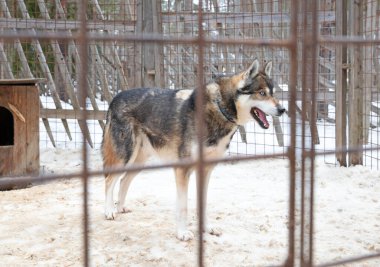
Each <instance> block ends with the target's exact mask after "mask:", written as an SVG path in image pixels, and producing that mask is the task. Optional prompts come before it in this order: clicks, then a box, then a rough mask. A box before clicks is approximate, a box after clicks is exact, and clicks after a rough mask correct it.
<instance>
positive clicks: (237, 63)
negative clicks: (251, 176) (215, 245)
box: [0, 0, 380, 266]
mask: <svg viewBox="0 0 380 267" xmlns="http://www.w3.org/2000/svg"><path fill="white" fill-rule="evenodd" d="M0 3H1V6H0V8H1V9H0V10H1V13H0V14H1V16H0V25H1V35H0V36H1V39H2V42H1V43H0V62H1V67H0V77H1V78H7V79H13V78H26V77H29V78H30V77H38V78H45V79H46V81H45V82H44V83H41V84H40V85H39V89H40V98H41V108H42V109H41V120H42V122H43V126H42V127H41V129H40V134H41V138H42V139H41V141H42V145H46V146H51V145H53V146H61V147H70V146H80V147H82V148H83V150H82V151H83V171H82V172H80V173H75V174H67V175H45V176H38V177H33V178H32V179H33V181H46V180H49V181H52V180H55V179H61V178H75V177H78V176H80V177H81V178H82V180H83V188H84V198H83V199H84V202H83V203H84V204H83V218H84V220H83V228H84V235H83V243H84V247H83V248H84V249H83V259H84V260H83V263H84V265H85V266H89V265H90V262H91V259H90V258H89V249H90V247H91V246H90V244H89V239H88V232H89V221H88V216H89V214H88V200H87V198H88V179H90V178H91V177H92V176H94V175H99V174H102V173H103V170H99V171H89V169H88V148H87V146H86V145H85V143H86V142H87V143H88V144H90V145H91V146H93V147H98V146H99V145H100V142H101V137H102V129H103V127H104V118H105V110H106V109H107V107H108V103H109V102H110V101H111V99H112V97H113V96H114V95H115V94H116V93H117V92H119V91H121V90H126V89H129V88H132V87H146V86H160V87H167V88H170V89H172V88H202V85H203V84H204V83H205V82H206V81H207V80H210V79H211V78H212V75H213V74H217V73H234V72H237V71H240V70H243V69H244V67H246V66H247V65H248V63H249V62H251V61H252V59H253V58H255V57H257V58H259V59H260V60H261V61H262V62H263V61H267V60H272V61H273V63H274V64H273V66H274V70H273V73H274V74H273V79H274V80H275V81H276V83H277V84H276V89H277V93H276V94H277V96H278V97H280V98H281V99H282V101H283V104H284V105H286V106H287V108H288V111H289V118H283V119H281V121H280V120H278V121H276V120H275V119H273V120H274V121H273V122H274V125H275V126H276V127H273V129H270V130H269V133H268V132H261V131H260V130H259V129H257V127H255V126H254V124H252V125H248V126H247V127H246V128H240V133H239V134H237V135H236V136H235V137H234V139H233V140H232V143H231V148H230V155H231V156H230V157H228V158H226V159H225V160H223V161H224V162H226V161H241V160H257V159H263V158H270V157H279V156H281V157H284V158H286V159H288V160H289V173H288V175H289V183H290V186H289V213H288V218H289V225H288V230H289V232H288V253H287V259H286V261H285V262H284V266H314V265H315V263H314V262H315V261H314V257H313V255H314V254H313V253H314V242H313V240H314V239H313V233H314V213H315V211H314V210H313V208H314V201H315V195H314V192H315V190H314V171H315V158H316V157H320V156H321V157H325V160H326V161H327V162H330V163H333V164H335V163H336V162H338V163H339V164H341V165H343V166H348V165H356V164H364V165H367V166H370V167H372V168H374V169H379V167H380V166H379V160H380V155H379V145H380V140H379V138H380V132H379V127H380V119H379V108H380V106H379V105H380V98H379V93H380V88H379V85H380V82H379V73H380V67H379V66H380V39H379V32H380V11H379V10H380V3H379V1H377V0H366V1H354V0H350V1H338V0H336V1H334V0H321V1H301V0H292V1H290V0H285V1H281V0H273V1H269V0H268V1H267V0H261V1H243V0H241V1H227V0H226V1H222V0H221V1H170V0H162V1H138V0H130V1H116V0H115V1H97V0H90V1H54V2H50V1H47V2H45V1H44V0H37V1H18V0H17V1H16V0H14V1H5V0H1V1H0ZM199 96H201V94H199ZM201 102H202V99H201V97H199V98H198V99H197V103H198V104H199V103H201ZM198 111H199V112H197V118H198V119H199V121H200V120H201V119H202V113H201V112H200V109H198ZM252 135H255V136H256V137H257V136H260V138H256V137H255V139H251V138H250V136H252ZM83 140H86V142H84V141H83ZM252 140H256V141H252ZM257 140H260V141H257ZM210 163H213V162H210V161H207V160H206V159H204V158H203V156H202V153H200V154H199V157H198V159H197V160H195V161H192V162H176V163H173V164H165V165H154V166H146V167H145V168H144V169H157V168H164V167H170V166H174V165H176V166H183V165H189V164H191V165H195V166H196V170H197V173H198V174H199V175H200V178H199V179H201V180H202V179H203V177H202V174H203V169H204V167H205V166H206V165H207V164H210ZM298 164H300V171H299V172H297V171H296V167H297V165H298ZM135 169H136V167H133V166H132V167H128V168H123V169H118V170H110V171H111V172H124V171H131V170H135ZM30 179H31V178H30V177H28V178H22V177H20V178H14V177H12V178H2V179H0V184H2V185H4V184H7V183H13V184H14V183H15V182H19V183H23V182H25V181H28V182H29V181H31V180H30ZM298 185H299V186H300V187H301V189H300V190H299V191H298V190H296V187H297V186H298ZM201 198H202V195H199V196H198V200H201ZM198 203H201V201H198ZM198 209H199V210H200V211H202V210H203V207H202V206H201V205H199V206H198ZM296 210H300V212H296ZM199 214H201V215H200V218H199V225H201V224H202V222H203V217H202V214H203V213H202V212H199ZM298 222H299V224H298ZM126 249H128V248H126ZM375 257H380V253H374V254H372V255H365V256H358V257H355V258H350V259H344V260H342V261H340V262H331V263H325V264H319V265H318V266H334V265H340V264H349V263H356V262H358V261H362V260H366V259H371V258H375ZM197 264H198V265H199V266H203V265H204V243H203V234H202V231H199V238H198V254H197Z"/></svg>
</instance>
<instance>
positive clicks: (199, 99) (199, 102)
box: [195, 1, 205, 267]
mask: <svg viewBox="0 0 380 267" xmlns="http://www.w3.org/2000/svg"><path fill="white" fill-rule="evenodd" d="M202 2H203V1H200V2H199V6H198V41H197V45H198V88H197V89H196V90H197V94H196V100H195V101H196V103H195V107H196V109H195V113H196V118H197V125H196V126H197V135H198V136H197V138H198V160H197V164H196V168H197V193H198V195H197V210H198V216H199V217H198V237H199V238H198V266H199V267H203V266H204V259H203V258H204V245H203V229H204V216H203V215H204V207H203V201H204V192H203V191H204V188H203V184H204V180H205V179H204V175H205V168H204V155H203V142H202V140H203V136H204V129H205V128H204V117H203V105H204V94H205V92H204V81H203V65H204V62H203V61H204V59H203V56H204V55H203V51H204V45H205V44H204V36H203V34H204V33H203V25H202V23H203V17H202V6H203V5H202Z"/></svg>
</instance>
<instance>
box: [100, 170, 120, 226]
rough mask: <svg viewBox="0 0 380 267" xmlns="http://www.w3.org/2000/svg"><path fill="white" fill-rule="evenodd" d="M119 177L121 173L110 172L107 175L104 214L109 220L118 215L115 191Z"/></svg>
mask: <svg viewBox="0 0 380 267" xmlns="http://www.w3.org/2000/svg"><path fill="white" fill-rule="evenodd" d="M119 177H120V174H108V175H107V177H106V203H105V211H104V214H105V216H106V219H107V220H114V219H115V217H116V213H115V204H114V201H113V191H114V188H115V184H116V182H117V181H118V180H119Z"/></svg>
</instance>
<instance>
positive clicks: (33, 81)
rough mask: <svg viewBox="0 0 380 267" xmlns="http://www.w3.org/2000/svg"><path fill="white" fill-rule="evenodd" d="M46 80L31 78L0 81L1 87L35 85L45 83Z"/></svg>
mask: <svg viewBox="0 0 380 267" xmlns="http://www.w3.org/2000/svg"><path fill="white" fill-rule="evenodd" d="M43 81H45V79H40V78H30V79H6V80H1V79H0V85H34V84H36V83H39V82H43Z"/></svg>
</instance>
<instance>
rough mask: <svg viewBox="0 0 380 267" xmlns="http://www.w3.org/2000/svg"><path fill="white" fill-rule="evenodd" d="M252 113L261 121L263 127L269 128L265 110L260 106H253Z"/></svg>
mask: <svg viewBox="0 0 380 267" xmlns="http://www.w3.org/2000/svg"><path fill="white" fill-rule="evenodd" d="M251 115H252V117H253V118H254V119H255V120H256V121H257V122H258V123H259V125H260V126H261V128H263V129H268V128H269V122H268V121H267V118H266V115H265V113H264V111H262V110H261V109H258V108H252V109H251Z"/></svg>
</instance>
